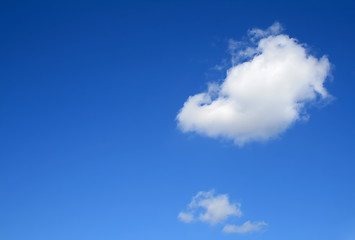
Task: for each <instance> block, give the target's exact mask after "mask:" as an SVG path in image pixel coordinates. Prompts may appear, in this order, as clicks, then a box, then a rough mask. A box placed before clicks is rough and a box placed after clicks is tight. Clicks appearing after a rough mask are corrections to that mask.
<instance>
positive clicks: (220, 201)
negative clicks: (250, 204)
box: [178, 191, 242, 225]
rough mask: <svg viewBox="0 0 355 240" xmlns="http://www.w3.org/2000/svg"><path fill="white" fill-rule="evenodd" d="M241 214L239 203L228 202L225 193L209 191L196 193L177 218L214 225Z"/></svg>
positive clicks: (187, 221)
mask: <svg viewBox="0 0 355 240" xmlns="http://www.w3.org/2000/svg"><path fill="white" fill-rule="evenodd" d="M241 215H242V212H241V210H240V204H239V203H231V202H229V198H228V195H226V194H221V195H214V192H213V191H209V192H199V193H197V194H196V196H194V197H193V198H192V201H191V202H190V204H189V205H188V210H187V211H185V212H180V213H179V215H178V218H179V220H181V221H183V222H186V223H189V222H192V221H201V222H206V223H209V224H211V225H215V224H217V223H221V222H223V221H224V220H226V219H227V218H228V217H230V216H237V217H240V216H241Z"/></svg>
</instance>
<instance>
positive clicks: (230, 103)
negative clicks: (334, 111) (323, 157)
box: [177, 23, 330, 145]
mask: <svg viewBox="0 0 355 240" xmlns="http://www.w3.org/2000/svg"><path fill="white" fill-rule="evenodd" d="M280 30H281V26H280V25H279V24H278V23H276V24H274V25H272V26H271V27H269V28H268V29H267V30H260V29H252V30H250V31H249V37H250V44H252V43H253V42H255V43H256V45H255V46H248V47H244V48H243V49H242V50H239V51H236V52H234V55H233V59H234V62H235V58H236V57H243V58H247V60H246V61H244V62H241V63H239V64H237V65H234V66H233V67H231V68H230V69H229V70H228V71H227V76H226V78H225V80H224V81H223V82H222V83H221V84H211V85H210V86H209V89H208V91H207V92H204V93H199V94H196V95H193V96H190V97H189V98H188V100H187V101H186V102H185V103H184V106H183V108H182V109H181V110H180V112H179V114H178V116H177V120H178V125H179V127H180V128H181V130H182V131H183V132H197V133H199V134H202V135H206V136H209V137H223V138H227V139H232V140H234V142H235V143H236V144H239V145H242V144H244V143H246V142H249V141H263V140H267V139H269V138H272V137H275V136H277V135H279V134H280V133H282V132H283V131H285V130H286V129H287V128H288V127H290V126H291V125H292V124H293V123H294V122H295V121H297V120H300V119H305V118H306V117H307V114H306V106H309V103H312V102H314V101H316V100H317V99H325V98H327V97H329V94H328V93H327V90H326V89H325V88H324V86H323V84H324V82H325V80H326V78H327V76H328V75H329V69H330V63H329V61H328V59H327V57H325V56H323V57H321V58H319V59H318V58H316V57H314V56H312V55H310V54H308V53H307V51H306V49H305V46H304V45H303V44H300V43H299V42H298V41H297V40H296V39H294V38H291V37H289V36H288V35H284V34H279V31H280ZM233 44H234V46H232V49H237V45H238V44H237V43H236V42H233Z"/></svg>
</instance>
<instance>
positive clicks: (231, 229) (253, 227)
mask: <svg viewBox="0 0 355 240" xmlns="http://www.w3.org/2000/svg"><path fill="white" fill-rule="evenodd" d="M266 226H267V223H266V222H263V221H260V222H250V221H246V222H245V223H243V224H242V225H240V226H238V225H226V226H225V227H224V228H223V232H225V233H239V234H245V233H251V232H258V231H261V230H263V229H264V228H265V227H266Z"/></svg>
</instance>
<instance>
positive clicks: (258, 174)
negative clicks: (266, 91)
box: [0, 1, 355, 240]
mask: <svg viewBox="0 0 355 240" xmlns="http://www.w3.org/2000/svg"><path fill="white" fill-rule="evenodd" d="M354 11H355V4H354V3H351V1H348V2H345V1H332V2H327V1H319V2H315V1H179V3H178V1H145V2H140V1H126V2H121V1H26V2H25V1H23V2H20V1H1V3H0V146H1V147H0V239H1V240H63V239H65V240H80V239H83V240H91V239H100V240H114V239H115V240H118V239H119V240H121V239H122V240H123V239H124V240H138V239H152V240H167V239H169V240H182V239H183V240H190V239H191V240H200V239H203V240H223V239H225V240H229V239H246V240H247V239H260V240H316V239H322V240H354V239H355V205H354V203H355V154H354V139H353V138H354V134H355V127H354V123H355V113H354V103H355V95H354V93H353V91H354V89H355V83H354V78H355V63H354V55H355V46H354V43H355V30H354V29H355V28H354V24H355V15H354ZM275 23H276V24H280V25H281V26H282V28H283V30H282V31H281V30H280V33H279V32H277V33H274V32H268V30H267V29H268V27H270V26H273V25H272V24H275ZM256 28H257V29H259V30H260V29H263V30H260V31H263V33H265V34H266V32H268V34H266V35H267V36H264V35H263V36H259V37H260V38H263V37H264V38H267V37H268V36H271V37H276V36H279V34H284V35H283V36H289V37H291V38H296V39H298V42H297V44H296V45H297V47H298V49H306V50H307V54H310V55H312V56H314V58H315V59H316V60H317V61H320V59H321V57H322V56H326V58H327V60H328V61H329V63H330V65H329V66H330V69H329V71H328V72H327V76H326V77H325V78H324V79H323V80H324V82H322V84H323V85H322V86H323V87H324V88H325V89H326V90H327V92H328V93H329V96H330V95H331V96H333V97H332V100H331V101H330V100H329V101H320V102H319V101H318V100H319V98H322V96H321V94H320V93H319V92H318V93H317V94H318V95H317V96H318V100H314V99H311V100H312V101H308V102H307V103H306V104H305V106H306V108H304V109H303V110H306V112H307V116H308V117H309V118H308V120H297V117H295V116H294V118H288V120H289V121H288V122H287V121H286V122H285V121H283V119H281V120H280V118H277V119H278V120H277V121H279V120H280V121H281V122H283V123H285V127H284V128H282V129H281V130H280V129H278V130H275V128H273V129H274V131H272V132H269V131H266V130H265V129H264V130H265V131H264V132H263V131H259V130H255V129H257V127H259V126H260V124H259V123H260V121H259V122H258V121H256V123H255V122H253V124H254V125H252V127H254V126H255V128H251V129H249V130H248V132H247V133H245V135H243V136H242V137H241V134H240V131H242V130H243V129H245V127H244V125H243V126H242V125H238V122H237V123H236V122H234V120H233V121H232V122H231V125H230V128H228V129H227V132H224V130H225V129H224V128H223V127H222V128H223V129H222V128H221V127H220V126H219V127H216V126H215V125H214V124H216V123H218V121H220V120H221V118H217V120H216V121H212V122H210V123H208V124H207V125H203V124H204V123H203V122H194V121H195V120H196V119H197V117H198V116H200V115H199V114H200V112H199V111H200V110H199V107H201V106H200V105H199V104H197V105H196V106H197V111H195V112H193V113H194V114H196V116H195V115H194V116H192V117H191V115H188V116H189V117H191V118H182V117H181V116H182V115H178V114H179V112H180V111H181V112H180V113H182V108H183V106H184V103H187V102H188V97H189V96H194V95H195V94H198V93H203V92H206V91H207V89H208V84H210V83H213V82H217V83H218V84H221V83H223V80H224V79H225V78H226V71H227V70H228V69H230V68H231V67H232V66H231V60H233V57H235V55H233V54H235V52H234V53H233V52H231V47H233V46H234V45H233V43H236V41H241V42H247V41H250V39H251V38H252V35H251V31H252V30H253V29H254V30H255V29H256ZM269 29H270V28H269ZM248 31H249V34H248ZM270 31H271V30H270ZM281 32H282V33H281ZM254 34H255V32H254ZM259 35H260V34H259ZM260 38H259V39H260ZM291 43H292V42H290V41H288V42H287V44H291ZM231 44H232V45H233V46H231ZM285 46H286V49H288V48H287V46H289V45H285ZM254 47H255V46H254ZM255 49H256V48H255ZM265 52H266V50H265ZM272 53H274V51H272ZM257 54H260V55H262V54H264V52H262V53H260V52H259V53H257ZM287 56H289V55H287ZM251 59H253V57H252V58H251ZM300 61H301V60H300ZM323 63H324V62H323ZM268 66H269V65H268ZM295 66H298V65H292V66H291V67H293V68H296V67H295ZM302 66H303V65H302ZM322 66H323V65H322ZM324 66H326V65H324ZM297 69H299V73H303V72H304V71H303V70H304V69H303V68H302V67H300V68H297ZM310 69H311V70H312V69H313V68H310ZM286 70H288V69H286ZM286 70H285V71H286ZM253 72H255V71H253ZM272 72H273V71H272ZM311 73H313V72H311ZM295 74H296V75H297V74H298V71H296V72H290V74H289V76H287V77H284V78H281V79H280V81H284V80H285V79H287V81H291V82H292V81H293V80H292V79H293V78H292V77H293V76H295ZM247 76H250V75H247ZM258 76H259V75H258ZM267 76H268V75H267ZM307 76H308V75H307ZM312 76H313V75H312ZM317 76H318V75H317ZM289 77H290V78H289ZM237 79H238V78H237ZM247 79H248V77H247ZM258 79H261V80H263V78H258ZM298 79H299V78H295V81H296V82H297V81H298ZM307 79H308V78H307ZM313 80H314V78H309V81H313ZM323 80H322V81H323ZM285 81H286V80H285ZM312 84H313V83H312V82H306V84H305V85H306V86H308V87H309V86H313V85H312ZM210 86H211V85H210ZM219 86H221V85H219ZM287 86H288V85H287ZM287 86H286V87H287ZM302 86H303V85H302ZM217 87H218V86H217ZM239 89H240V88H239ZM247 89H250V88H247ZM291 89H294V88H291ZM218 91H220V90H217V92H218ZM221 91H222V90H221ZM234 93H235V92H233V93H231V95H228V96H234V95H233V94H234ZM277 93H278V91H277ZM218 94H220V95H219V96H222V95H223V94H222V93H221V92H218ZM221 94H222V95H221ZM236 95H237V97H238V96H240V95H238V94H236ZM223 96H225V95H223ZM247 96H250V95H247ZM270 96H271V97H273V96H274V97H275V96H276V97H277V96H279V95H277V94H276V95H275V94H271V95H270ZM287 96H293V95H289V94H287ZM295 96H296V95H295ZM271 97H270V99H271ZM221 98H223V99H224V97H221ZM218 99H219V98H217V100H218ZM233 99H234V98H233ZM268 99H269V98H267V99H266V100H268ZM309 99H310V98H309ZM215 100H216V99H215ZM249 100H250V99H249ZM252 100H254V98H253V99H252ZM264 100H265V99H262V100H260V101H261V102H264ZM260 101H259V102H257V103H260ZM300 101H301V102H302V101H303V100H302V99H301V100H300V98H299V95H297V96H296V97H295V98H292V101H291V102H290V103H299V102H300ZM232 102H233V103H236V104H237V103H238V104H239V103H240V102H238V101H234V100H233V101H232ZM275 102H277V103H278V102H279V98H276V100H275ZM248 103H249V102H248ZM243 104H244V103H243ZM185 106H186V105H185ZM228 106H230V105H228ZM231 106H232V108H233V107H235V106H234V105H231ZM238 106H239V105H238ZM248 106H249V105H248ZM252 106H254V107H255V106H259V104H256V105H252ZM272 106H275V105H273V104H271V105H267V107H270V109H271V110H270V111H268V113H267V114H260V115H253V116H257V119H262V120H264V119H268V118H272V117H273V116H275V114H274V113H276V112H277V111H275V112H274V108H273V107H272ZM285 106H288V105H285ZM292 106H293V105H292ZM248 109H249V108H248ZM250 109H251V110H253V109H254V108H250ZM263 109H269V108H263ZM303 110H302V111H301V110H299V111H300V113H302V115H303V117H304V116H306V115H305V111H303ZM297 111H298V110H297ZM253 113H254V112H253ZM259 113H260V112H258V114H259ZM179 116H180V117H179ZM184 116H185V115H184ZM303 117H302V118H303ZM300 118H301V117H300ZM186 119H187V120H186ZM203 119H206V118H203ZM254 120H255V119H254ZM221 121H222V120H221ZM236 121H237V120H236ZM265 121H266V120H265ZM270 121H271V120H270ZM277 121H276V120H275V121H271V123H270V124H271V125H267V127H266V128H267V130H269V128H270V126H271V127H275V126H274V125H272V124H275V123H278V122H277ZM262 122H263V121H262ZM184 124H185V125H184ZM199 124H200V125H199ZM201 124H202V125H203V126H202V125H201ZM276 125H277V126H279V124H276ZM191 126H192V127H191ZM223 126H225V125H223ZM228 126H229V125H228ZM235 126H242V127H241V129H242V130H240V129H239V128H238V127H237V128H234V127H235ZM214 127H216V128H214ZM248 127H250V126H249V125H248ZM214 130H215V132H213V131H214ZM211 131H212V132H211ZM229 131H234V132H233V134H232V135H228V133H229ZM255 131H256V133H255ZM214 133H216V134H215V135H214ZM253 134H254V135H253ZM255 134H257V135H255ZM258 134H259V135H258ZM260 134H264V135H262V136H264V137H263V140H262V141H260V138H262V137H260V136H261V135H260ZM216 136H219V137H216ZM255 136H256V137H255ZM265 136H266V137H265ZM241 139H242V140H241ZM189 203H190V205H189ZM216 209H217V210H216ZM199 214H201V215H199ZM243 224H244V225H243ZM248 224H249V225H248ZM226 226H229V228H228V227H227V228H226ZM226 229H227V230H226ZM228 229H229V230H228Z"/></svg>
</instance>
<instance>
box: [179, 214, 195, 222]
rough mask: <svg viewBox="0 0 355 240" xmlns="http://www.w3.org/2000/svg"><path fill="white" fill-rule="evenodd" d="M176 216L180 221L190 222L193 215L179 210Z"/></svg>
mask: <svg viewBox="0 0 355 240" xmlns="http://www.w3.org/2000/svg"><path fill="white" fill-rule="evenodd" d="M178 218H179V220H180V221H182V222H185V223H190V222H192V221H193V220H194V215H193V214H191V213H185V212H180V213H179V215H178Z"/></svg>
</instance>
